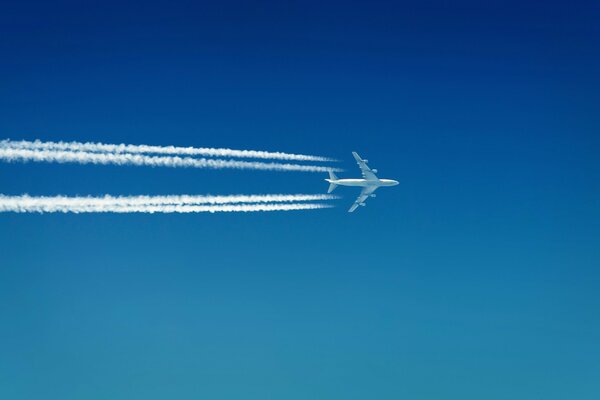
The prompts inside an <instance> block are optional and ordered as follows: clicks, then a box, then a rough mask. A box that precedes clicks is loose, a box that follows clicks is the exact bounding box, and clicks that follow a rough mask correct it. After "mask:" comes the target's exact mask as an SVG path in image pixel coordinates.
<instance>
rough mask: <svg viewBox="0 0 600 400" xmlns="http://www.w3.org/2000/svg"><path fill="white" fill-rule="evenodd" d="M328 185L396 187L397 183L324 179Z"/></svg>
mask: <svg viewBox="0 0 600 400" xmlns="http://www.w3.org/2000/svg"><path fill="white" fill-rule="evenodd" d="M325 180H326V181H327V182H329V183H333V184H335V185H339V186H360V187H367V186H377V187H380V186H396V185H397V184H398V181H395V180H393V179H378V180H368V179H325Z"/></svg>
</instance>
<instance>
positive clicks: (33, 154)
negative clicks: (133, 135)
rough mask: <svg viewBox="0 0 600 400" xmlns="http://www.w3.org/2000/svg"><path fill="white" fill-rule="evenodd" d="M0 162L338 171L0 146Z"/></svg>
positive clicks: (278, 165)
mask: <svg viewBox="0 0 600 400" xmlns="http://www.w3.org/2000/svg"><path fill="white" fill-rule="evenodd" d="M0 160H5V161H21V162H27V161H38V162H57V163H78V164H103V165H108V164H113V165H145V166H153V167H190V168H211V169H222V168H235V169H254V170H265V171H304V172H327V171H329V170H334V171H339V169H338V168H329V167H325V166H317V165H299V164H281V163H267V162H259V161H237V160H220V159H206V158H191V157H178V156H147V155H141V154H131V153H118V154H115V153H92V152H79V151H64V150H28V149H17V148H10V147H1V146H0Z"/></svg>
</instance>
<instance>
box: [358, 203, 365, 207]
mask: <svg viewBox="0 0 600 400" xmlns="http://www.w3.org/2000/svg"><path fill="white" fill-rule="evenodd" d="M358 205H359V206H362V207H364V206H366V204H365V203H358Z"/></svg>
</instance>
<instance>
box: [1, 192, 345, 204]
mask: <svg viewBox="0 0 600 400" xmlns="http://www.w3.org/2000/svg"><path fill="white" fill-rule="evenodd" d="M338 198H339V197H337V196H332V195H327V194H266V195H229V196H211V195H198V196H193V195H173V196H110V195H105V196H101V197H91V196H87V197H83V196H74V197H69V196H29V195H22V196H5V195H0V207H16V206H26V207H46V206H49V205H51V206H76V207H96V206H127V207H134V206H154V205H199V204H239V203H294V202H303V201H327V200H335V199H338Z"/></svg>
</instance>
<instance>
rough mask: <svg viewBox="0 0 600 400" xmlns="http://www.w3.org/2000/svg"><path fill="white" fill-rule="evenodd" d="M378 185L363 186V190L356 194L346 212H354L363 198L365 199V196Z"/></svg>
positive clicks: (362, 201) (362, 202) (363, 200)
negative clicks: (356, 196) (354, 199)
mask: <svg viewBox="0 0 600 400" xmlns="http://www.w3.org/2000/svg"><path fill="white" fill-rule="evenodd" d="M378 187H379V186H367V187H365V188H363V190H362V191H361V192H360V194H359V195H358V198H357V199H356V201H355V202H354V204H352V207H350V209H349V210H348V212H354V210H356V208H357V207H358V206H359V205H361V204H364V202H365V200H367V198H368V197H369V196H370V195H371V193H373V192H374V191H376V190H377V188H378Z"/></svg>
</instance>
